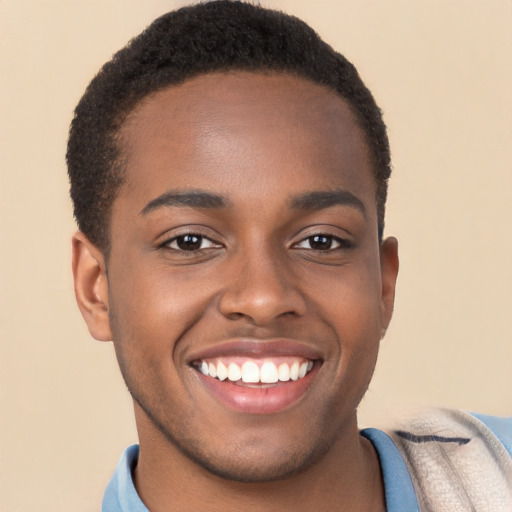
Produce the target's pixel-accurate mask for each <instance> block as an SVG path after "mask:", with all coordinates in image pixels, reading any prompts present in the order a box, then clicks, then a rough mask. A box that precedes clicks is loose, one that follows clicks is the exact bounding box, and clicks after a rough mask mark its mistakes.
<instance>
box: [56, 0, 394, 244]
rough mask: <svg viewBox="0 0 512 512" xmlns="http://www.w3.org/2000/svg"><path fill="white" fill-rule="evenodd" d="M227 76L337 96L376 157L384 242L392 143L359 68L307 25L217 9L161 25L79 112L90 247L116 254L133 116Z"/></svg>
mask: <svg viewBox="0 0 512 512" xmlns="http://www.w3.org/2000/svg"><path fill="white" fill-rule="evenodd" d="M228 70H243V71H255V72H258V71H260V72H261V71H263V72H267V71H277V72H282V73H288V74H292V75H295V76H298V77H303V78H305V79H308V80H311V81H312V82H315V83H318V84H321V85H323V86H326V87H328V88H330V89H331V90H334V91H335V92H337V93H338V94H339V95H340V96H341V97H342V98H344V99H345V100H346V101H347V102H348V103H349V105H350V107H351V109H352V111H353V113H354V114H355V116H356V118H357V120H358V122H359V124H360V126H361V127H362V129H363V131H364V133H365V136H366V141H367V144H368V146H369V149H370V153H371V158H372V164H373V172H374V179H375V182H376V188H377V197H376V203H377V212H378V225H379V237H381V236H382V230H383V226H384V210H385V203H386V195H387V181H388V179H389V176H390V173H391V170H390V152H389V142H388V137H387V133H386V126H385V124H384V122H383V119H382V113H381V111H380V109H379V107H378V106H377V104H376V103H375V100H374V98H373V96H372V94H371V93H370V91H369V90H368V89H367V88H366V86H365V85H364V83H363V81H362V80H361V78H360V77H359V75H358V73H357V71H356V69H355V67H354V66H353V65H352V64H351V63H350V62H349V61H348V60H347V59H346V58H345V57H344V56H343V55H341V54H339V53H337V52H336V51H334V50H333V49H332V48H331V47H330V46H329V45H328V44H326V43H325V42H324V41H322V40H321V39H320V37H319V36H318V35H317V34H316V33H315V32H314V30H313V29H311V28H310V27H309V26H308V25H306V24H305V23H304V22H303V21H301V20H299V19H298V18H295V17H293V16H289V15H286V14H284V13H281V12H279V11H275V10H270V9H266V8H263V7H260V6H257V5H253V4H250V3H245V2H240V1H232V0H217V1H211V2H207V3H200V4H197V5H191V6H188V7H183V8H181V9H179V10H176V11H172V12H169V13H167V14H165V15H163V16H161V17H160V18H157V19H156V20H155V21H154V22H153V23H152V24H151V25H150V26H149V27H148V28H147V29H146V30H144V31H143V32H142V33H141V34H140V35H139V36H137V37H135V38H134V39H132V40H131V41H130V42H129V44H128V45H127V46H125V47H124V48H122V49H121V50H120V51H118V52H117V53H116V54H115V55H114V56H113V57H112V59H111V60H110V61H109V62H107V63H106V64H105V65H104V66H103V67H102V68H101V70H100V71H99V73H98V74H97V75H96V76H95V77H94V78H93V80H92V81H91V83H90V84H89V86H88V87H87V89H86V91H85V93H84V95H83V97H82V98H81V100H80V102H79V103H78V105H77V107H76V109H75V114H74V118H73V121H72V123H71V129H70V134H69V140H68V148H67V155H66V158H67V164H68V173H69V177H70V182H71V198H72V200H73V204H74V215H75V218H76V220H77V223H78V227H79V229H80V230H81V231H82V232H83V233H84V234H85V235H86V236H87V237H88V239H89V240H90V241H91V242H92V243H94V244H95V245H97V246H98V247H99V248H100V249H102V250H103V252H105V253H108V251H109V247H110V237H109V231H110V229H109V228H110V216H111V210H112V203H113V201H114V199H115V198H116V194H117V192H118V190H119V187H120V186H121V185H122V183H123V179H124V173H123V163H122V155H121V154H120V149H119V147H118V144H117V140H116V139H117V135H118V133H119V129H120V127H121V126H122V124H123V122H124V120H125V119H126V117H127V115H128V114H129V113H130V112H131V111H132V110H133V109H134V107H135V106H136V105H137V104H138V102H140V101H141V100H142V99H143V98H144V97H146V96H147V95H149V94H151V93H154V92H156V91H158V90H160V89H163V88H165V87H167V86H170V85H175V84H180V83H183V82H184V81H186V80H188V79H191V78H193V77H195V76H198V75H201V74H205V73H212V72H222V71H228Z"/></svg>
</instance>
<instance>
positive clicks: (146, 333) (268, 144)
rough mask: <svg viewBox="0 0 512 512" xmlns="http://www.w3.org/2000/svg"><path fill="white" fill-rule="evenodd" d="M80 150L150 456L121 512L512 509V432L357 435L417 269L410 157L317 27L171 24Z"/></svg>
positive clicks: (439, 418) (430, 424)
mask: <svg viewBox="0 0 512 512" xmlns="http://www.w3.org/2000/svg"><path fill="white" fill-rule="evenodd" d="M67 158H68V167H69V174H70V178H71V195H72V198H73V202H74V207H75V216H76V218H77V221H78V225H79V229H80V231H79V232H78V233H77V234H76V235H75V236H74V238H73V271H74V277H75V289H76V296H77V300H78V304H79V307H80V309H81V311H82V314H83V316H84V318H85V320H86V322H87V324H88V327H89V330H90V332H91V334H92V335H93V336H94V337H95V338H96V339H98V340H112V341H113V343H114V347H115V350H116V355H117V358H118V361H119V365H120V368H121V372H122V374H123V377H124V379H125V382H126V384H127V387H128V389H129V391H130V393H131V395H132V397H133V400H134V406H135V417H136V423H137V428H138V433H139V440H140V445H139V446H133V447H130V448H129V449H128V450H127V451H126V452H125V454H124V455H123V457H122V459H121V461H120V463H119V466H118V469H117V471H116V474H115V475H114V477H113V479H112V481H111V483H110V485H109V487H108V488H107V491H106V494H105V498H104V503H103V510H104V511H105V512H107V511H108V512H111V511H112V512H113V511H131V512H133V511H143V510H151V511H170V510H179V511H205V510H208V511H217V510H219V511H220V510H223V511H225V510H233V511H234V510H246V511H274V510H275V511H277V510H295V511H311V510H328V511H354V510H361V511H382V510H388V511H398V510H407V511H414V510H420V507H421V508H422V510H436V511H439V510H450V511H453V510H489V511H490V510H492V511H493V512H495V511H498V510H509V507H510V503H512V501H511V500H512V491H511V489H510V478H511V475H512V462H511V460H510V455H509V453H508V452H507V449H506V447H507V446H508V447H509V450H510V445H511V444H512V440H511V439H510V438H509V437H507V436H509V435H510V430H511V429H510V422H506V421H505V420H498V419H494V418H493V419H489V418H482V417H480V419H476V418H475V417H474V416H469V415H465V414H462V413H456V412H449V411H448V412H436V413H432V415H431V417H430V418H428V421H426V420H423V419H422V420H418V421H417V422H416V423H414V424H411V425H408V426H407V428H405V429H402V430H400V431H394V432H389V435H388V434H385V433H384V432H381V431H379V430H375V429H368V430H365V431H363V432H359V430H358V426H357V417H356V410H357V407H358V404H359V402H360V400H361V399H362V397H363V395H364V393H365V391H366V389H367V387H368V383H369V381H370V379H371V376H372V372H373V369H374V367H375V362H376V359H377V353H378V348H379V343H380V340H381V338H382V337H383V336H384V334H385V331H386V328H387V327H388V324H389V322H390V320H391V315H392V310H393V301H394V292H395V282H396V276H397V272H398V254H397V242H396V240H395V239H394V238H386V239H384V238H383V226H384V206H385V200H386V189H387V180H388V178H389V174H390V157H389V147H388V140H387V135H386V129H385V125H384V123H383V121H382V118H381V113H380V111H379V109H378V107H377V105H376V104H375V102H374V100H373V97H372V96H371V94H370V92H369V91H368V90H367V89H366V87H365V86H364V84H363V83H362V81H361V80H360V78H359V76H358V74H357V72H356V70H355V68H354V67H353V66H352V65H351V64H350V63H349V62H348V61H347V60H346V59H345V58H344V57H343V56H341V55H340V54H338V53H336V52H334V51H333V50H332V49H331V48H330V47H328V46H327V45H326V44H325V43H323V42H322V41H321V40H320V39H319V38H318V37H317V36H316V34H315V33H314V32H313V31H312V30H311V29H310V28H309V27H307V26H306V25H304V24H303V23H302V22H300V21H299V20H297V19H295V18H291V17H288V16H285V15H283V14H280V13H277V12H273V11H269V10H265V9H262V8H260V7H256V6H253V5H249V4H244V3H239V2H229V1H220V2H210V3H206V4H201V5H196V6H193V7H189V8H185V9H181V10H179V11H176V12H173V13H169V14H167V15H165V16H163V17H162V18H159V19H158V20H156V21H155V22H154V23H153V24H152V25H151V26H150V27H149V28H148V29H147V30H146V31H145V32H143V33H142V34H141V35H140V36H139V37H137V38H136V39H134V40H133V41H132V42H131V43H130V44H129V45H128V46H127V47H126V48H124V49H123V50H121V51H120V52H119V53H118V54H116V55H115V56H114V58H113V59H112V61H110V62H109V63H107V64H106V65H105V66H104V67H103V68H102V70H101V71H100V73H99V74H98V75H97V76H96V77H95V79H94V80H93V81H92V82H91V84H90V86H89V88H88V89H87V91H86V93H85V95H84V97H83V98H82V100H81V101H80V103H79V105H78V106H77V109H76V112H75V118H74V120H73V124H72V127H71V133H70V139H69V145H68V155H67ZM485 423H487V424H489V426H490V427H491V428H492V430H489V428H487V427H486V426H485ZM511 437H512V436H511ZM425 467H427V469H428V471H426V472H425V471H424V469H425ZM468 467H469V468H471V470H468ZM427 475H428V478H427ZM482 489H483V490H482Z"/></svg>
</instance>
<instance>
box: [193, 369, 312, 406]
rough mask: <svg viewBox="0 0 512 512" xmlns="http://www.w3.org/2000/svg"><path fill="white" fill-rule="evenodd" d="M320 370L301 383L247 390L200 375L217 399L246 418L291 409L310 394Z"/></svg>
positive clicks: (284, 383)
mask: <svg viewBox="0 0 512 512" xmlns="http://www.w3.org/2000/svg"><path fill="white" fill-rule="evenodd" d="M317 370H318V368H317V365H315V366H314V367H313V368H312V369H311V371H309V372H308V373H307V375H306V376H304V377H303V378H302V379H298V380H295V381H292V380H290V381H286V382H277V383H275V384H265V385H262V386H261V387H260V386H254V384H253V385H251V387H246V386H243V385H240V384H237V383H235V382H231V381H229V380H225V381H220V380H218V379H214V378H212V377H208V376H206V375H203V374H202V373H200V372H199V371H197V375H198V377H199V378H200V380H201V382H202V383H203V384H204V385H205V386H206V388H207V389H208V390H209V391H210V392H211V393H212V395H214V396H215V398H216V399H217V400H218V401H219V402H221V403H222V404H223V405H225V406H226V407H228V408H230V409H233V410H235V411H238V412H243V413H247V414H272V413H276V412H280V411H283V410H285V409H288V408H289V407H291V406H292V405H294V404H295V403H297V402H298V401H299V400H300V399H301V398H302V397H303V396H304V395H305V394H306V392H307V390H308V388H309V386H310V385H311V382H312V381H313V378H314V376H315V374H316V372H317Z"/></svg>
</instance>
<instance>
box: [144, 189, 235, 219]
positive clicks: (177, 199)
mask: <svg viewBox="0 0 512 512" xmlns="http://www.w3.org/2000/svg"><path fill="white" fill-rule="evenodd" d="M165 206H167V207H168V206H189V207H191V208H223V207H225V206H230V202H229V201H228V200H227V199H226V198H225V197H222V196H220V195H218V194H212V193H211V192H205V191H203V190H184V191H176V190H170V191H168V192H165V193H163V194H162V195H160V196H158V197H156V198H155V199H152V200H151V201H150V202H149V203H148V204H147V205H146V206H144V208H143V209H142V210H141V211H140V215H147V214H148V213H150V212H152V211H154V210H156V209H158V208H162V207H165Z"/></svg>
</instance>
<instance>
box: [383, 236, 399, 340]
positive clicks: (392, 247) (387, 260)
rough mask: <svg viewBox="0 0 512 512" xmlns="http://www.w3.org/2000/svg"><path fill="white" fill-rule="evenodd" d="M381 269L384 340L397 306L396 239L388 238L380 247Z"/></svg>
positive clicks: (397, 265)
mask: <svg viewBox="0 0 512 512" xmlns="http://www.w3.org/2000/svg"><path fill="white" fill-rule="evenodd" d="M380 267H381V280H382V296H381V325H382V336H381V337H382V338H383V337H384V335H385V334H386V330H387V328H388V326H389V323H390V322H391V317H392V316H393V307H394V304H395V289H396V279H397V276H398V267H399V263H398V241H397V239H396V238H394V237H389V238H386V239H385V240H384V241H383V242H382V243H381V246H380Z"/></svg>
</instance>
